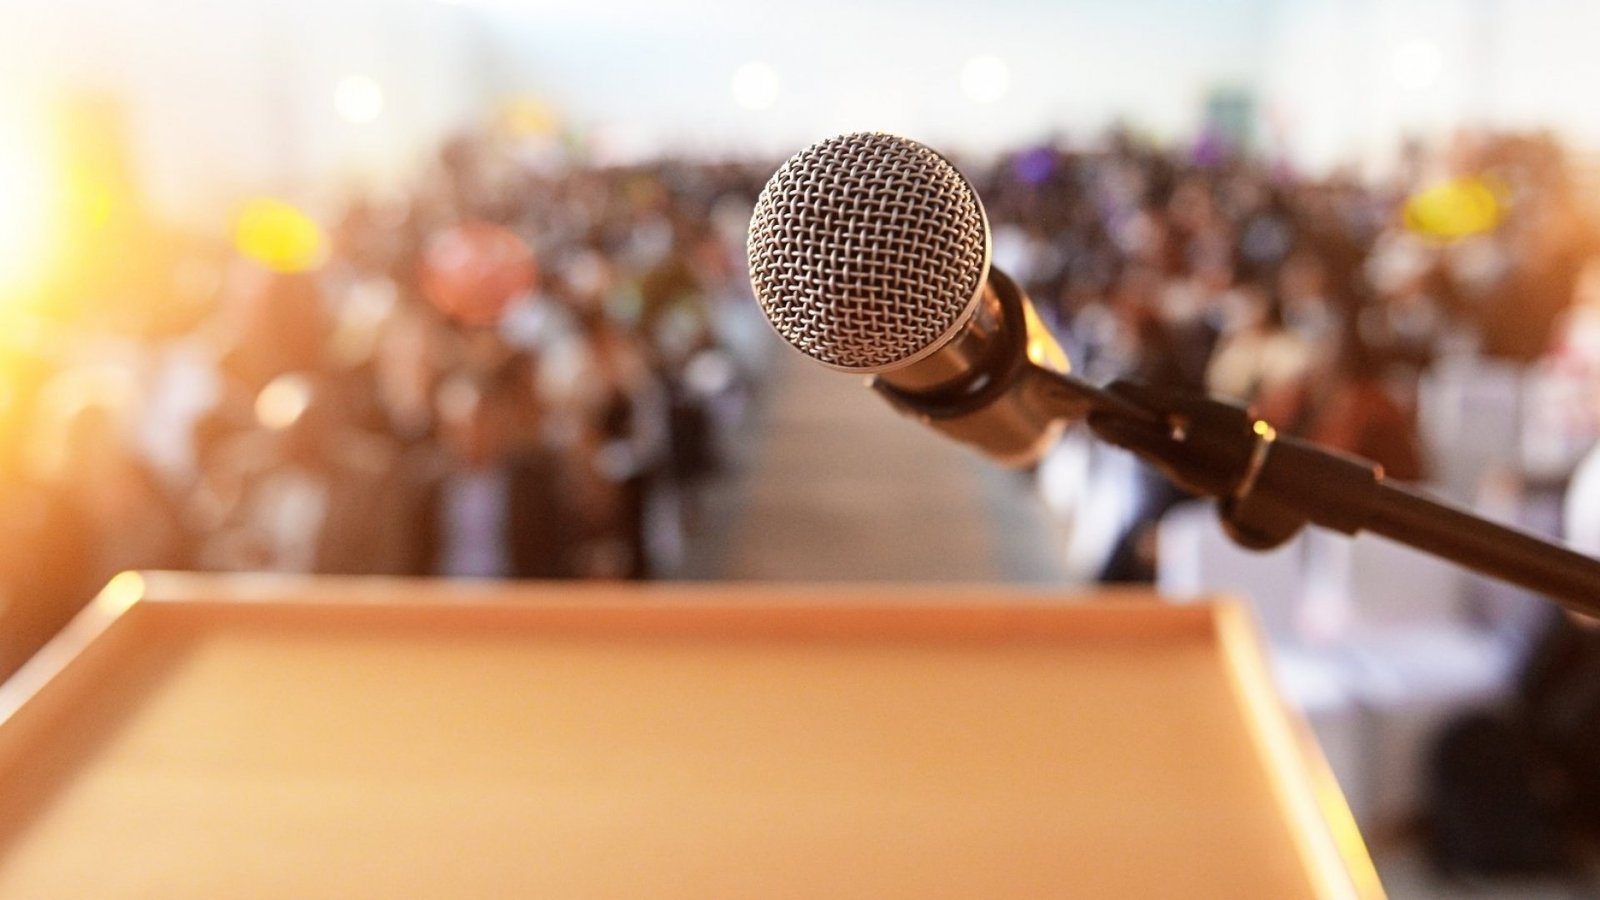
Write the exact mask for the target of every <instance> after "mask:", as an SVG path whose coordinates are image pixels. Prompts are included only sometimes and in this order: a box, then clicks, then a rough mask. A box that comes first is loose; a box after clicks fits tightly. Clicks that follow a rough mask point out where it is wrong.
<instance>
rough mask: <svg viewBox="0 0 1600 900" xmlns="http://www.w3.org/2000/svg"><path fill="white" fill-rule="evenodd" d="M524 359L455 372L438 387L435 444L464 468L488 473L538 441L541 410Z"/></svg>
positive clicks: (518, 358) (514, 359)
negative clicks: (458, 461) (437, 427)
mask: <svg viewBox="0 0 1600 900" xmlns="http://www.w3.org/2000/svg"><path fill="white" fill-rule="evenodd" d="M532 387H533V385H532V380H531V377H530V372H529V368H528V365H527V360H526V359H525V358H522V357H517V358H513V359H510V360H507V361H506V362H504V363H503V364H501V365H500V366H498V367H496V368H495V369H494V370H493V371H488V372H473V371H471V370H470V369H466V370H461V371H457V372H454V373H452V374H450V375H449V376H447V377H446V378H445V379H444V381H442V382H441V383H440V385H439V390H438V394H437V397H436V403H435V407H436V414H437V417H438V421H439V440H440V443H441V444H442V445H443V446H444V448H445V449H446V450H447V451H448V452H449V453H450V454H451V455H452V456H454V457H455V458H456V459H458V460H460V461H461V462H462V464H464V465H466V466H467V467H468V468H473V469H483V468H489V467H492V466H494V465H496V464H497V463H499V462H501V461H502V460H504V459H505V458H506V457H507V456H508V455H510V454H512V453H514V452H516V451H518V450H519V449H523V448H526V447H528V446H529V445H530V443H531V442H533V441H536V440H537V439H538V426H539V424H540V419H541V417H540V408H539V405H538V399H537V395H536V393H535V392H534V391H533V389H532Z"/></svg>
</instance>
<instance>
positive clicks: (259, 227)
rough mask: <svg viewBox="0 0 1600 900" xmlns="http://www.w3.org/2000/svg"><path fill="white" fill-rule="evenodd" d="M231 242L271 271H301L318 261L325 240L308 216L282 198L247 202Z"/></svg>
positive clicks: (319, 228) (324, 248) (320, 230)
mask: <svg viewBox="0 0 1600 900" xmlns="http://www.w3.org/2000/svg"><path fill="white" fill-rule="evenodd" d="M234 245H235V246H236V247H237V248H238V250H239V252H240V253H242V254H244V256H246V257H248V258H249V259H253V260H255V261H256V262H258V263H261V264H262V265H264V266H266V267H267V268H269V269H271V270H273V271H274V272H305V271H309V270H311V269H314V268H316V267H317V266H318V265H320V264H321V263H322V260H323V256H324V254H325V253H326V247H327V244H326V241H325V240H324V239H323V236H322V228H321V227H319V226H318V225H317V223H316V222H315V221H313V220H312V218H311V217H310V216H308V215H306V214H305V213H303V212H301V211H300V210H299V209H296V208H295V207H294V206H292V205H290V204H288V203H285V202H284V201H282V200H274V199H272V198H270V197H259V198H256V199H254V200H251V201H249V202H247V203H246V204H245V205H244V207H243V208H242V209H241V210H240V212H239V218H238V223H237V225H236V226H235V228H234Z"/></svg>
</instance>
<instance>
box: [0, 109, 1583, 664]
mask: <svg viewBox="0 0 1600 900" xmlns="http://www.w3.org/2000/svg"><path fill="white" fill-rule="evenodd" d="M773 168H775V166H774V165H773V164H772V163H770V162H763V163H760V164H755V165H750V164H733V163H704V162H700V163H689V162H681V161H677V162H674V161H666V162H659V163H653V164H648V165H639V166H630V167H600V166H592V165H586V164H584V163H583V162H582V161H581V157H580V156H568V157H565V158H562V159H559V160H556V161H554V162H552V160H551V159H550V158H549V157H548V155H544V156H538V155H534V156H527V155H523V154H520V153H519V148H518V146H517V144H516V143H515V142H514V141H509V140H506V139H504V138H503V137H494V136H489V135H483V136H473V137H461V138H457V139H454V140H452V141H450V142H448V143H447V144H446V145H445V146H444V147H443V148H442V149H441V151H440V152H439V154H438V155H437V159H436V161H435V162H434V164H433V165H432V166H431V167H430V169H429V171H428V172H427V174H426V176H425V177H422V178H421V179H420V181H419V183H418V184H417V185H416V187H415V188H414V189H413V190H411V191H410V192H409V193H407V194H406V195H404V196H398V197H388V196H369V197H357V198H356V199H354V200H351V201H349V202H347V203H345V204H343V207H342V209H341V210H340V211H339V212H338V214H337V215H335V216H332V217H330V221H331V224H330V225H329V226H328V228H327V230H326V241H325V244H326V246H325V248H324V252H323V253H322V254H321V256H320V257H319V258H318V259H317V260H315V263H314V264H298V263H296V264H285V260H284V259H282V258H278V257H275V256H273V255H272V254H270V253H269V254H266V255H264V256H263V255H261V254H256V256H255V257H254V258H252V257H251V254H249V253H241V252H239V250H238V249H235V248H234V247H233V246H231V245H227V246H225V245H223V244H221V243H216V244H214V245H206V246H203V247H198V248H189V249H188V250H186V251H185V253H183V254H180V257H181V258H179V259H177V260H175V262H174V264H173V265H172V266H171V268H170V271H167V272H164V273H163V275H162V277H161V278H159V279H153V280H152V279H145V282H146V283H145V284H144V285H143V287H144V288H148V286H149V284H156V285H158V287H157V288H155V289H154V290H153V292H152V291H148V290H147V291H146V293H147V294H149V295H147V296H142V297H141V299H139V300H138V301H137V302H127V301H125V300H124V299H123V298H121V297H119V296H115V295H116V292H117V287H116V286H115V285H113V286H105V285H102V286H101V289H102V290H104V291H106V292H108V293H109V295H111V296H109V298H108V299H106V300H105V301H104V302H100V303H98V304H96V303H94V302H86V303H83V304H79V305H78V307H81V308H78V307H72V304H68V306H69V307H72V308H75V309H78V313H77V314H76V315H75V316H71V315H69V316H64V317H57V319H52V318H51V317H50V316H38V317H34V318H31V319H30V318H28V317H26V316H14V317H13V320H11V321H7V322H6V323H5V327H4V328H3V329H0V332H3V333H0V363H3V365H0V427H3V428H4V430H5V433H6V435H7V439H6V440H3V441H0V674H3V673H5V672H8V671H10V669H12V668H14V667H15V665H17V664H19V663H20V661H21V660H23V659H25V658H26V656H27V655H28V654H29V653H31V652H32V651H33V650H34V649H36V648H37V646H39V644H40V643H41V642H42V641H43V640H45V639H46V638H47V637H48V636H49V635H50V634H51V633H53V632H54V631H55V630H56V629H57V628H59V627H60V625H61V624H63V623H64V622H65V621H66V620H67V619H68V618H70V616H71V615H72V614H73V613H74V612H75V611H76V610H77V609H78V608H80V607H81V605H82V604H83V603H84V602H85V601H86V600H87V599H88V598H89V597H90V596H91V595H92V594H93V593H94V591H95V589H96V588H97V587H99V586H100V585H102V584H104V582H105V581H106V579H107V578H108V577H109V576H110V575H111V574H113V573H115V572H117V571H120V570H123V569H129V568H193V569H201V570H246V569H247V570H269V571H281V572H316V573H372V574H416V575H442V576H462V577H486V578H495V577H547V578H650V577H663V576H671V575H674V574H677V573H678V572H680V571H681V568H682V566H683V560H684V547H685V536H686V535H692V534H693V533H694V531H695V528H696V525H697V497H698V496H699V494H700V491H701V489H702V487H703V485H704V484H705V482H706V480H707V479H708V478H713V477H715V476H716V475H717V473H718V472H719V470H720V468H721V467H722V465H723V462H724V459H725V451H726V444H727V441H726V438H727V435H728V434H729V431H730V429H732V428H734V427H735V426H736V425H737V424H738V423H739V421H740V418H741V416H742V415H743V413H744V411H745V410H746V409H747V408H748V406H749V405H750V400H751V398H752V392H753V389H754V388H755V386H756V385H757V383H758V381H759V378H760V376H761V374H762V369H763V366H762V358H763V355H764V354H765V353H766V352H767V348H768V347H770V346H771V342H770V335H769V334H767V333H766V326H765V323H764V321H763V320H762V319H761V317H760V314H759V312H758V311H757V310H756V309H755V305H754V304H753V303H752V302H750V301H749V289H748V286H747V283H746V278H745V273H744V261H743V257H744V252H743V239H744V233H745V228H746V225H747V223H748V217H749V211H750V208H751V206H752V204H753V201H754V197H755V195H756V193H757V191H758V190H759V189H760V186H761V184H762V183H763V181H764V180H765V178H766V177H767V176H768V175H769V174H770V173H771V171H772V170H773ZM965 168H966V171H968V172H969V174H971V175H972V176H973V181H974V183H975V186H976V187H977V189H978V191H979V193H980V195H981V196H982V197H983V198H984V200H985V203H986V206H987V209H988V212H989V216H990V219H991V222H992V225H993V229H994V258H995V261H996V263H997V265H999V266H1000V267H1002V268H1004V269H1005V270H1006V271H1007V272H1008V273H1010V274H1012V275H1013V276H1014V277H1015V278H1017V280H1018V281H1019V282H1021V283H1022V284H1023V285H1024V286H1025V287H1026V288H1027V289H1028V291H1029V293H1030V295H1031V296H1032V297H1033V299H1034V302H1035V303H1036V305H1037V306H1038V307H1039V309H1040V311H1041V313H1042V314H1043V315H1044V317H1045V318H1046V319H1047V321H1049V322H1050V323H1051V324H1052V326H1053V327H1055V328H1056V329H1057V330H1058V331H1059V332H1060V333H1061V335H1062V336H1063V339H1064V342H1065V343H1066V345H1067V348H1068V351H1069V354H1070V356H1071V357H1072V359H1073V360H1074V363H1075V367H1076V368H1077V369H1078V370H1079V371H1080V372H1083V373H1084V374H1086V375H1087V376H1088V377H1089V378H1091V379H1092V380H1095V381H1107V380H1110V379H1112V378H1137V379H1140V380H1143V381H1146V382H1149V383H1154V384H1159V385H1166V386H1171V387H1178V388H1187V389H1193V390H1198V391H1206V392H1209V393H1213V394H1218V395H1221V396H1224V397H1229V398H1233V399H1236V400H1239V401H1241V402H1247V403H1251V404H1253V405H1254V406H1255V407H1256V408H1257V410H1258V411H1259V412H1260V413H1261V414H1262V415H1264V416H1265V417H1266V418H1268V419H1269V420H1271V421H1272V422H1273V423H1274V424H1275V425H1276V426H1278V427H1279V428H1280V429H1281V430H1283V431H1286V432H1288V433H1292V434H1300V435H1306V436H1309V437H1311V438H1313V439H1315V440H1318V441H1321V442H1324V443H1327V444H1330V445H1332V446H1334V447H1337V448H1340V449H1344V450H1347V451H1350V452H1352V453H1356V454H1359V455H1362V456H1366V457H1369V458H1372V459H1376V460H1378V461H1379V462H1381V463H1382V464H1383V465H1384V466H1385V467H1386V469H1387V471H1388V473H1389V474H1390V475H1391V476H1392V477H1395V478H1401V479H1411V480H1430V479H1431V478H1433V476H1435V475H1436V474H1437V473H1436V466H1437V464H1438V463H1439V460H1438V459H1436V458H1434V457H1433V456H1432V455H1430V453H1429V450H1428V448H1427V446H1426V442H1425V441H1424V440H1422V436H1421V434H1420V433H1419V424H1418V423H1419V412H1420V407H1421V406H1423V405H1424V404H1423V401H1422V400H1421V399H1420V398H1421V396H1422V394H1423V391H1422V389H1421V386H1422V385H1423V384H1424V383H1425V381H1426V379H1427V377H1428V374H1429V373H1430V372H1433V371H1437V370H1439V369H1440V368H1441V367H1443V366H1447V365H1448V364H1449V361H1451V360H1459V359H1473V360H1484V359H1490V360H1494V359H1498V360H1503V361H1506V362H1507V363H1509V364H1511V365H1514V366H1517V367H1523V368H1526V367H1544V368H1546V369H1550V370H1553V371H1559V372H1561V373H1564V375H1566V376H1568V377H1570V378H1573V379H1577V380H1578V381H1579V382H1581V383H1583V384H1585V385H1587V386H1588V387H1589V388H1591V389H1590V390H1588V392H1587V393H1584V392H1581V391H1580V392H1579V393H1578V394H1576V395H1575V396H1577V397H1579V398H1580V402H1577V403H1575V404H1569V405H1568V407H1567V408H1566V409H1565V410H1564V412H1562V413H1561V415H1560V416H1558V418H1560V419H1561V422H1560V427H1561V428H1562V429H1563V430H1564V431H1563V433H1564V435H1565V436H1566V438H1567V439H1568V442H1569V443H1571V444H1573V445H1575V446H1577V445H1581V446H1587V445H1588V444H1590V443H1593V440H1594V437H1595V435H1596V434H1597V433H1600V432H1597V430H1596V428H1595V409H1594V406H1593V404H1592V402H1591V401H1592V398H1593V397H1594V396H1595V394H1596V392H1595V391H1593V390H1592V387H1593V385H1594V384H1595V383H1596V379H1597V378H1600V264H1596V263H1595V262H1594V259H1595V258H1596V257H1595V252H1596V248H1597V242H1596V240H1595V231H1594V228H1593V225H1592V222H1591V219H1590V218H1589V217H1588V215H1587V210H1585V209H1584V208H1582V206H1581V205H1580V203H1579V199H1578V197H1579V192H1578V190H1577V188H1576V187H1575V185H1574V180H1573V175H1574V168H1573V166H1572V165H1571V164H1570V161H1568V160H1567V159H1565V158H1564V157H1563V154H1562V152H1561V150H1560V148H1559V147H1558V146H1557V145H1556V144H1555V143H1554V142H1552V141H1551V140H1548V139H1545V138H1541V137H1537V136H1535V137H1527V136H1482V135H1478V136H1471V137H1463V138H1461V139H1458V140H1457V141H1455V142H1454V143H1453V144H1451V145H1450V146H1449V147H1447V148H1445V149H1443V150H1439V151H1434V152H1431V153H1423V152H1421V151H1420V150H1417V151H1409V152H1408V153H1407V154H1406V155H1405V160H1404V163H1403V164H1402V165H1401V166H1400V167H1399V169H1398V171H1397V173H1396V174H1395V175H1394V176H1393V177H1391V178H1389V179H1386V180H1383V181H1379V182H1374V181H1371V180H1361V179H1357V178H1354V177H1350V176H1344V175H1335V176H1332V177H1329V178H1319V179H1309V178H1302V177H1296V176H1295V175H1294V174H1293V173H1292V172H1290V171H1287V170H1284V169H1280V168H1275V167H1272V166H1270V165H1267V164H1264V163H1261V162H1259V161H1254V160H1252V159H1250V158H1249V157H1247V156H1244V155H1241V154H1234V153H1231V152H1228V150H1227V149H1226V147H1225V146H1223V145H1222V144H1220V143H1216V142H1207V141H1202V142H1201V143H1199V144H1198V145H1195V146H1191V147H1185V148H1181V149H1174V148H1170V147H1157V146H1154V145H1151V144H1148V143H1145V142H1142V141H1139V140H1136V139H1134V138H1132V137H1130V136H1127V135H1123V134H1118V135H1113V136H1112V137H1110V138H1109V139H1108V140H1107V141H1106V142H1105V143H1104V144H1103V145H1101V146H1097V147H1095V148H1093V149H1067V148H1065V147H1063V146H1057V145H1043V146H1038V147H1033V148H1028V149H1024V150H1020V151H1017V152H1014V153H1011V154H1007V155H1005V156H1003V157H1001V158H1000V159H998V161H996V162H994V163H993V164H991V165H985V166H969V167H965ZM1430 185H1433V186H1436V187H1434V188H1431V189H1430V188H1429V186H1430ZM1430 190H1431V193H1430ZM291 262H293V261H292V260H291ZM299 262H300V263H304V262H305V261H303V260H302V261H299ZM1472 424H1473V426H1474V427H1477V428H1479V429H1484V430H1493V429H1500V428H1504V427H1507V425H1506V423H1499V422H1478V423H1472ZM1585 442H1587V443H1585ZM1569 462H1570V463H1571V465H1568V466H1566V467H1565V468H1562V467H1557V469H1558V470H1559V471H1558V472H1557V477H1558V478H1562V479H1564V478H1566V477H1568V476H1570V474H1571V471H1572V468H1573V467H1575V466H1576V459H1575V458H1574V459H1572V460H1570V461H1569ZM1134 493H1135V494H1136V495H1137V497H1138V499H1137V507H1138V508H1137V509H1136V510H1135V511H1134V513H1133V514H1132V515H1130V516H1128V517H1127V521H1128V527H1126V528H1125V529H1124V530H1123V533H1122V534H1121V535H1120V536H1119V538H1118V540H1117V542H1116V544H1115V546H1113V547H1112V548H1111V549H1110V551H1109V552H1108V554H1106V558H1105V559H1104V560H1103V566H1102V569H1101V571H1099V572H1098V573H1097V574H1098V575H1100V576H1101V577H1103V578H1106V579H1123V578H1148V577H1149V576H1150V573H1151V566H1152V564H1153V561H1152V559H1151V556H1150V541H1149V535H1148V533H1147V531H1148V526H1149V525H1150V523H1152V522H1154V521H1155V520H1156V518H1158V517H1159V515H1160V513H1161V512H1162V510H1164V509H1165V508H1166V507H1168V506H1170V505H1171V504H1172V503H1173V502H1176V500H1177V499H1179V497H1178V495H1177V494H1176V492H1174V491H1173V490H1172V489H1170V488H1168V487H1165V486H1164V484H1163V483H1161V482H1159V481H1158V480H1156V479H1154V478H1153V477H1152V478H1149V479H1146V480H1145V481H1144V482H1143V483H1142V484H1141V486H1140V488H1139V489H1138V490H1137V491H1135V492H1134Z"/></svg>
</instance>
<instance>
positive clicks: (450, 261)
mask: <svg viewBox="0 0 1600 900" xmlns="http://www.w3.org/2000/svg"><path fill="white" fill-rule="evenodd" d="M418 275H419V278H420V281H421V287H422V293H423V295H424V296H425V297H427V298H428V300H429V302H431V303H432V304H433V305H434V306H435V307H437V308H438V309H439V311H441V312H443V313H444V314H446V315H448V316H450V317H451V318H452V319H454V320H456V321H457V322H460V323H462V324H464V325H473V326H487V325H492V324H493V323H495V322H497V321H499V319H500V317H501V315H502V314H503V313H504V312H505V309H506V306H507V305H508V304H509V303H510V302H511V301H512V300H513V299H515V298H517V297H518V296H520V295H522V294H524V293H526V292H528V291H530V290H532V289H533V286H534V284H535V282H536V280H537V278H538V267H537V266H536V265H535V263H534V259H533V251H532V250H530V249H529V248H528V244H527V242H525V241H523V239H522V238H520V237H518V236H517V234H516V232H513V231H511V230H510V229H508V228H503V227H501V226H499V225H496V224H494V223H492V222H483V221H472V222H466V223H463V224H461V225H458V226H456V227H455V228H451V229H448V230H445V231H443V232H440V233H439V234H438V235H436V236H435V237H434V238H433V239H432V240H430V241H429V242H428V245H427V247H426V248H425V249H424V251H423V258H422V268H421V271H420V272H419V273H418Z"/></svg>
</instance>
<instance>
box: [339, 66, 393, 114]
mask: <svg viewBox="0 0 1600 900" xmlns="http://www.w3.org/2000/svg"><path fill="white" fill-rule="evenodd" d="M333 108H334V109H335V110H336V111H338V113H339V118H341V119H344V120H345V121H346V122H349V123H350V124H352V125H368V124H371V123H372V122H376V121H378V117H379V116H381V115H383V85H381V84H379V83H378V82H377V80H376V79H374V78H373V77H372V76H370V75H347V76H345V77H344V78H343V79H341V80H340V81H339V84H338V86H337V87H335V88H334V89H333Z"/></svg>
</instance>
